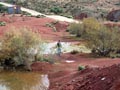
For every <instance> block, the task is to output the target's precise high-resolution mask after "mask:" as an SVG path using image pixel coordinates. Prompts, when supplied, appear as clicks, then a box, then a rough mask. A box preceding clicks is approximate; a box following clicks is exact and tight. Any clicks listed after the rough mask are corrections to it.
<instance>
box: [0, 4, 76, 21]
mask: <svg viewBox="0 0 120 90" xmlns="http://www.w3.org/2000/svg"><path fill="white" fill-rule="evenodd" d="M0 4H2V5H4V6H7V7H11V6H14V5H12V4H8V3H4V2H0ZM21 10H22V11H25V12H28V13H31V14H32V15H34V16H37V15H44V16H46V17H48V18H51V19H54V20H58V21H65V22H70V23H71V22H76V23H78V21H77V20H74V19H70V18H67V17H63V16H59V15H45V14H42V13H40V12H37V11H35V10H31V9H27V8H24V7H21Z"/></svg>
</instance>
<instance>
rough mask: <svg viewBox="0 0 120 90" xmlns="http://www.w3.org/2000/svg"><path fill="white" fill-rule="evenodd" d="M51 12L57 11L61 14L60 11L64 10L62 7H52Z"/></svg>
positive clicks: (56, 12)
mask: <svg viewBox="0 0 120 90" xmlns="http://www.w3.org/2000/svg"><path fill="white" fill-rule="evenodd" d="M50 12H53V13H55V14H60V13H62V12H63V10H62V8H60V7H52V8H51V9H50Z"/></svg>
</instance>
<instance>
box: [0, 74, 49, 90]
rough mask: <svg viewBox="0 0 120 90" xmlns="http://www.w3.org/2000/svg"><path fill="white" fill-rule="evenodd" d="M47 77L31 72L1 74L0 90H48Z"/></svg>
mask: <svg viewBox="0 0 120 90" xmlns="http://www.w3.org/2000/svg"><path fill="white" fill-rule="evenodd" d="M48 88H49V79H48V75H41V74H39V73H33V72H2V73H1V74H0V90H48Z"/></svg>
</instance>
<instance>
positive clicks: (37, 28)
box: [0, 15, 68, 41]
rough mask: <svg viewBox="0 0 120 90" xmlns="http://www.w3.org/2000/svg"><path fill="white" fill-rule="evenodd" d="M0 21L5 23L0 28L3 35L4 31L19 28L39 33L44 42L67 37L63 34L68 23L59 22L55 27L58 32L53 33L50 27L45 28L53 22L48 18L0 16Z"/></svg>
mask: <svg viewBox="0 0 120 90" xmlns="http://www.w3.org/2000/svg"><path fill="white" fill-rule="evenodd" d="M0 21H5V22H6V23H7V24H6V26H0V34H3V32H4V31H5V30H9V29H10V28H11V27H16V28H21V27H28V28H30V29H31V30H33V31H34V32H36V33H40V35H41V37H42V38H44V40H49V41H54V40H59V39H62V37H63V36H64V35H67V33H66V32H64V31H65V30H66V28H67V25H68V23H66V22H59V23H57V24H56V25H55V26H56V28H57V30H58V31H60V32H57V33H56V32H54V31H53V30H52V28H51V27H48V26H46V24H47V23H51V22H53V21H54V20H53V19H49V18H35V17H26V16H23V17H20V15H19V16H18V15H17V16H16V15H15V16H14V17H11V16H9V15H6V16H1V17H0Z"/></svg>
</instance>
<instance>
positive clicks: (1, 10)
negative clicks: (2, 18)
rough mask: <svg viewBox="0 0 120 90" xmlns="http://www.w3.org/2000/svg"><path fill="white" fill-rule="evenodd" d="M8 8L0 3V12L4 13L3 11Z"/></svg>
mask: <svg viewBox="0 0 120 90" xmlns="http://www.w3.org/2000/svg"><path fill="white" fill-rule="evenodd" d="M7 10H8V8H7V7H5V6H3V5H2V4H0V12H1V13H4V12H7Z"/></svg>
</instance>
